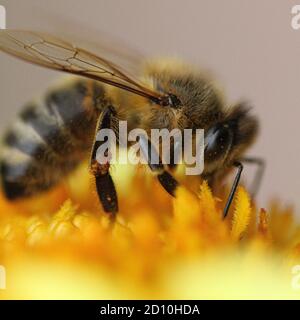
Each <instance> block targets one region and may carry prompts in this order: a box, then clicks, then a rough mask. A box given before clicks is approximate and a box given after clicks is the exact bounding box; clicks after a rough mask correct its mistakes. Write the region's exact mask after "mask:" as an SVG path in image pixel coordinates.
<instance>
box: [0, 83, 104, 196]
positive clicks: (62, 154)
mask: <svg viewBox="0 0 300 320" xmlns="http://www.w3.org/2000/svg"><path fill="white" fill-rule="evenodd" d="M103 97H104V92H103V87H102V86H101V85H99V84H97V83H96V82H93V81H86V80H76V81H74V82H72V83H69V84H68V85H65V86H63V87H61V88H57V89H55V90H52V91H51V92H49V93H48V94H47V95H46V96H45V97H44V98H43V99H41V100H40V101H39V102H35V103H31V104H28V105H27V106H26V107H25V108H24V109H23V111H22V112H21V113H20V114H19V116H18V117H17V118H16V120H15V122H13V124H12V126H11V127H10V129H9V130H8V131H7V132H6V133H5V135H4V137H3V146H2V150H1V151H2V154H1V162H0V169H1V179H2V186H3V191H4V193H5V194H6V196H7V197H8V198H9V199H16V198H20V197H26V196H30V195H33V194H36V193H38V192H41V191H43V190H47V189H49V188H50V187H52V186H54V185H55V184H57V183H58V182H59V181H60V180H61V178H62V177H63V176H65V175H66V174H67V173H69V172H70V171H72V170H73V169H74V168H75V167H76V166H77V165H78V164H79V163H80V162H81V161H82V160H83V159H84V158H85V157H86V156H87V155H88V152H89V150H90V148H91V144H92V141H93V138H94V131H95V127H96V122H97V119H98V116H99V114H100V112H101V106H102V105H103V103H104V101H103V99H104V98H103Z"/></svg>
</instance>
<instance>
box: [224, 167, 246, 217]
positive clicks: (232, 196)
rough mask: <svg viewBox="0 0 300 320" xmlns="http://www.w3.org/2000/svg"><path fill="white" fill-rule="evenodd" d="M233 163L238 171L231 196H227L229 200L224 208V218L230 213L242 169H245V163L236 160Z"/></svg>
mask: <svg viewBox="0 0 300 320" xmlns="http://www.w3.org/2000/svg"><path fill="white" fill-rule="evenodd" d="M233 165H234V166H235V167H236V168H237V173H236V175H235V178H234V181H233V184H232V187H231V190H230V193H229V196H228V198H227V202H226V205H225V208H224V210H223V218H226V216H227V214H228V211H229V208H230V205H231V203H232V200H233V198H234V195H235V192H236V189H237V187H238V185H239V181H240V178H241V174H242V171H243V165H242V164H241V163H240V162H234V164H233Z"/></svg>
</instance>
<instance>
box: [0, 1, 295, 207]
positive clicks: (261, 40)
mask: <svg viewBox="0 0 300 320" xmlns="http://www.w3.org/2000/svg"><path fill="white" fill-rule="evenodd" d="M298 2H300V1H298ZM0 4H1V5H4V6H5V7H6V11H7V27H8V28H19V29H34V30H42V31H49V32H51V31H55V32H56V34H57V33H59V31H64V32H65V31H67V32H69V33H70V32H72V23H70V21H73V22H74V21H75V22H77V25H82V26H86V29H87V30H88V29H89V28H90V29H91V30H93V32H90V33H88V32H87V30H85V28H80V27H77V28H74V32H75V33H79V36H80V37H90V38H91V40H97V33H98V31H99V34H101V36H102V37H103V34H106V35H108V36H109V35H111V36H113V37H115V39H121V40H122V42H123V43H128V45H129V46H132V47H135V48H137V49H138V50H140V51H141V52H143V53H145V54H146V55H149V56H151V55H155V56H157V55H172V56H174V55H177V56H179V57H182V58H183V59H185V60H187V61H190V62H192V63H195V64H197V65H199V66H200V67H204V68H206V69H209V70H212V71H213V73H214V75H215V76H216V78H217V79H218V81H219V82H220V83H221V84H222V85H223V87H224V90H225V92H226V94H227V97H228V99H229V101H232V102H233V101H235V100H237V99H241V98H245V99H247V100H248V101H250V103H251V104H252V105H253V106H254V107H255V109H254V111H255V113H256V114H257V115H258V116H259V118H260V121H261V127H262V128H261V134H260V137H259V139H258V141H257V143H256V145H255V146H254V147H253V148H252V149H251V150H249V155H259V156H262V157H264V158H265V159H266V160H267V170H266V175H265V177H264V180H263V183H262V188H261V190H260V193H259V197H258V201H259V205H260V206H267V204H268V202H269V200H270V199H271V198H274V197H275V196H280V198H281V199H282V201H283V203H286V204H294V205H295V206H296V207H297V208H298V209H300V198H299V189H300V168H299V161H300V143H299V138H300V134H299V133H300V130H299V122H300V121H299V117H300V30H298V31H295V30H293V29H292V27H291V18H292V14H291V8H292V6H293V5H295V4H297V1H289V0H284V1H283V0H251V1H250V0H249V1H246V0H226V1H221V0H218V1H216V0H185V1H183V0H182V1H179V0H178V1H174V0H151V1H146V0H127V1H124V0H123V1H122V0H109V1H108V0H107V1H105V0H85V1H82V0H52V1H47V0H23V1H19V0H0ZM80 32H82V34H80ZM0 74H1V76H0V97H1V113H0V129H1V131H2V130H3V128H4V127H5V126H6V125H7V123H8V122H9V121H10V120H11V119H12V117H13V116H14V114H15V113H16V112H17V111H18V110H19V109H20V107H21V106H22V105H23V104H24V102H26V101H28V100H30V99H31V98H32V97H34V96H36V95H37V94H39V93H42V92H43V91H44V90H45V88H47V86H48V85H49V83H51V82H53V81H54V79H55V78H57V77H59V76H60V75H59V74H58V73H57V72H53V71H48V70H45V69H42V68H39V67H36V66H32V65H29V64H26V63H23V62H21V61H17V60H15V59H13V58H11V57H8V56H6V55H4V54H1V55H0ZM252 176H253V170H252V169H251V168H248V167H247V168H246V170H245V175H244V177H245V181H246V182H247V181H250V179H251V177H252Z"/></svg>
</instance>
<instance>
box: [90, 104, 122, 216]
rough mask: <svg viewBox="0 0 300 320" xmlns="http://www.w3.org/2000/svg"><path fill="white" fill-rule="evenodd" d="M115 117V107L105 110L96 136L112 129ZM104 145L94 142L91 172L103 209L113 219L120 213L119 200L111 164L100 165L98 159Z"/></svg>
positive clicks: (101, 142)
mask: <svg viewBox="0 0 300 320" xmlns="http://www.w3.org/2000/svg"><path fill="white" fill-rule="evenodd" d="M114 117H115V115H114V109H113V107H107V108H106V109H104V110H103V111H102V113H101V115H100V117H99V120H98V124H97V129H96V134H97V133H98V132H99V130H101V129H111V123H112V120H113V118H114ZM103 143H104V141H98V140H96V139H95V141H94V144H93V148H92V155H91V160H90V170H91V173H92V174H93V175H94V177H95V183H96V190H97V194H98V197H99V200H100V202H101V204H102V207H103V209H104V211H105V212H107V213H110V214H111V217H112V218H114V217H115V215H116V213H117V212H118V198H117V192H116V188H115V185H114V182H113V179H112V177H111V175H110V173H109V168H110V163H109V160H107V162H105V163H102V162H101V163H100V162H98V161H97V159H96V156H97V150H98V148H99V147H100V146H101V145H102V144H103ZM105 152H107V155H108V152H109V150H107V151H105Z"/></svg>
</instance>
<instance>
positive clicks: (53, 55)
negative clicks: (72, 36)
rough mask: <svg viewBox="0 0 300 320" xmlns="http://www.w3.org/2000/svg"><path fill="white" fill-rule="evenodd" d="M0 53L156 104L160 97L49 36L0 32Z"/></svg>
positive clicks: (100, 60)
mask: <svg viewBox="0 0 300 320" xmlns="http://www.w3.org/2000/svg"><path fill="white" fill-rule="evenodd" d="M0 50H2V51H4V52H6V53H8V54H11V55H13V56H15V57H18V58H20V59H22V60H25V61H28V62H31V63H33V64H37V65H40V66H43V67H46V68H50V69H54V70H59V71H64V72H67V73H72V74H75V75H78V76H83V77H87V78H91V79H94V80H98V81H101V82H104V83H107V84H110V85H113V86H115V87H119V88H121V89H124V90H127V91H130V92H133V93H135V94H138V95H140V96H143V97H146V98H149V99H151V100H152V101H154V102H157V103H159V101H160V99H161V97H162V96H161V94H160V93H158V92H156V91H154V90H151V89H149V88H147V87H146V86H144V85H143V84H141V83H140V82H138V81H137V80H135V79H133V78H132V77H131V76H129V75H128V73H127V72H125V71H123V70H122V68H121V67H119V66H117V65H116V64H114V63H113V62H111V61H109V60H107V59H106V58H104V57H100V56H99V55H96V54H94V53H92V52H90V51H87V50H85V49H82V48H80V47H77V46H75V45H73V44H71V43H69V42H67V41H64V40H62V39H59V38H56V37H54V36H51V35H48V34H44V33H39V32H34V31H20V30H0Z"/></svg>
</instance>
